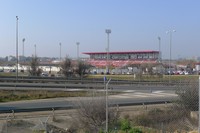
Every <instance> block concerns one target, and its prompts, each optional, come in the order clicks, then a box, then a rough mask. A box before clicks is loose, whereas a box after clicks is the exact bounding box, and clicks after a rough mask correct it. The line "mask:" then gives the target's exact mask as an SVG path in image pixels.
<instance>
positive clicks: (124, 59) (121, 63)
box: [83, 50, 159, 68]
mask: <svg viewBox="0 0 200 133" xmlns="http://www.w3.org/2000/svg"><path fill="white" fill-rule="evenodd" d="M83 54H86V55H89V56H90V58H89V59H88V60H87V62H88V63H89V64H90V65H92V66H94V67H96V68H105V67H106V66H107V64H108V65H109V67H112V68H123V67H125V66H131V65H141V64H156V63H158V61H159V51H150V50H149V51H127V52H108V60H107V52H85V53H83Z"/></svg>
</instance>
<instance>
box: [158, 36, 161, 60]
mask: <svg viewBox="0 0 200 133" xmlns="http://www.w3.org/2000/svg"><path fill="white" fill-rule="evenodd" d="M160 42H161V38H160V37H158V45H159V46H158V47H159V49H158V50H159V57H158V58H159V63H160V62H161V51H160Z"/></svg>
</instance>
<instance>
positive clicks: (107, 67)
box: [106, 29, 111, 74]
mask: <svg viewBox="0 0 200 133" xmlns="http://www.w3.org/2000/svg"><path fill="white" fill-rule="evenodd" d="M106 33H107V45H108V46H107V61H106V62H107V63H106V72H107V74H108V73H109V51H110V46H109V43H110V40H109V34H110V33H111V30H110V29H106Z"/></svg>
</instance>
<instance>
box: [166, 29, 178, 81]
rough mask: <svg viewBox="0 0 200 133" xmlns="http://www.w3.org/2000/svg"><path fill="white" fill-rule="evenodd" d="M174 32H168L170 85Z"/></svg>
mask: <svg viewBox="0 0 200 133" xmlns="http://www.w3.org/2000/svg"><path fill="white" fill-rule="evenodd" d="M172 32H176V31H175V30H170V31H167V33H169V56H170V57H169V83H170V82H171V60H172V59H171V58H172V52H171V49H172V48H171V47H172Z"/></svg>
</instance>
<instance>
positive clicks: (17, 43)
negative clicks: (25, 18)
mask: <svg viewBox="0 0 200 133" xmlns="http://www.w3.org/2000/svg"><path fill="white" fill-rule="evenodd" d="M18 19H19V18H18V16H16V58H17V70H16V80H18V63H19V59H18Z"/></svg>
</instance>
